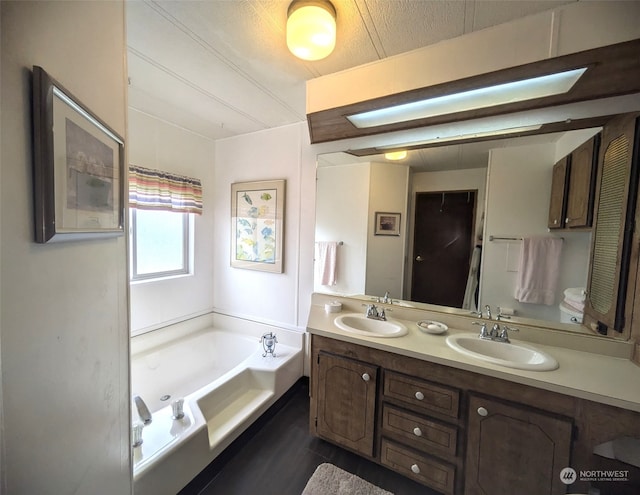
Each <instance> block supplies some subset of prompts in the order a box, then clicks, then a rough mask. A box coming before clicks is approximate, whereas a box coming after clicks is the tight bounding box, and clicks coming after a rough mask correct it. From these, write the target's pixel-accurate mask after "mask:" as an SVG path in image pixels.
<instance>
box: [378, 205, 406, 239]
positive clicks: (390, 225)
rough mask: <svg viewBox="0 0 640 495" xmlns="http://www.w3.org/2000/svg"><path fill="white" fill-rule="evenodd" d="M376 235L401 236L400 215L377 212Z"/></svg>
mask: <svg viewBox="0 0 640 495" xmlns="http://www.w3.org/2000/svg"><path fill="white" fill-rule="evenodd" d="M374 234H375V235H396V236H399V235H400V213H385V212H381V211H376V223H375V230H374Z"/></svg>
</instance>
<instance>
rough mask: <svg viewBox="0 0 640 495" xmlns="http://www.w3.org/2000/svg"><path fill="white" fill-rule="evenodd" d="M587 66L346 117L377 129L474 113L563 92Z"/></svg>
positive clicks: (361, 125) (356, 123)
mask: <svg viewBox="0 0 640 495" xmlns="http://www.w3.org/2000/svg"><path fill="white" fill-rule="evenodd" d="M586 70H587V69H586V67H585V68H582V69H574V70H569V71H565V72H558V73H556V74H548V75H546V76H539V77H534V78H531V79H523V80H522V81H513V82H508V83H504V84H498V85H496V86H488V87H485V88H478V89H472V90H470V91H463V92H462V93H455V94H451V95H445V96H438V97H436V98H429V99H426V100H420V101H414V102H411V103H404V104H402V105H395V106H393V107H387V108H380V109H378V110H372V111H370V112H363V113H358V114H354V115H350V116H348V117H347V119H349V120H350V121H351V123H352V124H353V125H355V126H356V127H357V128H359V129H361V128H367V127H377V126H380V125H387V124H396V123H398V122H406V121H409V120H417V119H425V118H427V117H435V116H436V115H446V114H449V113H457V112H464V111H467V110H476V109H478V108H487V107H492V106H496V105H504V104H506V103H514V102H517V101H525V100H532V99H534V98H544V97H546V96H552V95H557V94H562V93H566V92H567V91H569V90H570V89H571V88H572V87H573V85H574V84H575V83H576V82H577V81H578V79H580V77H581V76H582V74H584V73H585V71H586Z"/></svg>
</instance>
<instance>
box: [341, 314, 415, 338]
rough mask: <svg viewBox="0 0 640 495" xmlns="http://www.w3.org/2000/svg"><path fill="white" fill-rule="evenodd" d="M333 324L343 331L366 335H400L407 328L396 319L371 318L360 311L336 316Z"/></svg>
mask: <svg viewBox="0 0 640 495" xmlns="http://www.w3.org/2000/svg"><path fill="white" fill-rule="evenodd" d="M334 323H335V325H336V326H337V327H338V328H340V329H341V330H344V331H345V332H351V333H356V334H358V335H366V336H367V337H401V336H403V335H406V334H407V332H408V330H407V327H405V326H404V325H403V324H402V323H400V322H399V321H397V320H391V319H388V320H386V321H382V320H373V319H371V318H367V317H366V316H365V315H363V314H360V313H347V314H344V315H340V316H338V317H336V319H335V320H334Z"/></svg>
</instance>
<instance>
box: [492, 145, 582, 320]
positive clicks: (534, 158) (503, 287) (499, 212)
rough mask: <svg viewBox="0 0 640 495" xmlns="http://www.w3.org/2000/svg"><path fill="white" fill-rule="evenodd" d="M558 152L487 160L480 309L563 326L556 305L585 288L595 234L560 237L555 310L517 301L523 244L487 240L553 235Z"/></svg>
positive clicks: (521, 150) (531, 151) (518, 152)
mask: <svg viewBox="0 0 640 495" xmlns="http://www.w3.org/2000/svg"><path fill="white" fill-rule="evenodd" d="M555 153H556V146H555V145H553V144H541V145H533V146H520V147H517V148H503V149H495V150H492V151H491V152H490V155H489V172H488V179H487V209H486V214H485V235H484V244H483V256H482V267H481V271H482V277H481V286H480V297H481V304H482V305H485V304H490V305H491V306H492V307H495V306H500V307H506V308H514V309H515V310H516V315H518V316H522V317H526V318H536V319H545V320H552V321H553V320H555V321H560V310H559V309H558V303H559V302H560V301H561V300H562V299H563V293H562V291H563V290H564V289H566V288H568V287H584V286H585V284H586V277H587V273H588V265H589V250H590V246H591V234H590V233H588V232H567V231H562V233H561V234H558V236H562V237H563V238H564V243H563V246H562V257H561V272H560V275H559V280H558V290H557V292H556V302H555V303H554V304H553V305H552V306H546V305H542V304H526V303H520V302H518V301H517V300H516V299H515V298H514V291H515V284H516V278H517V273H518V263H519V260H520V246H521V242H520V241H489V236H490V235H493V236H500V237H522V236H531V235H556V234H553V233H552V234H550V233H549V232H548V229H547V219H548V215H549V199H550V196H551V179H552V168H553V165H554V163H555V162H556V159H555Z"/></svg>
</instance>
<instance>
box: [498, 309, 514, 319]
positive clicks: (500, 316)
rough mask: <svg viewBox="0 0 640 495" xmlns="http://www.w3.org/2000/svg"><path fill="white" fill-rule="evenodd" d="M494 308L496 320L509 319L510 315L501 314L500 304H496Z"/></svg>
mask: <svg viewBox="0 0 640 495" xmlns="http://www.w3.org/2000/svg"><path fill="white" fill-rule="evenodd" d="M496 309H497V310H498V314H497V315H496V320H510V319H511V316H507V315H503V314H502V308H501V307H500V306H497V307H496Z"/></svg>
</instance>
